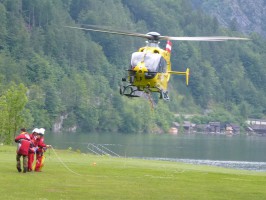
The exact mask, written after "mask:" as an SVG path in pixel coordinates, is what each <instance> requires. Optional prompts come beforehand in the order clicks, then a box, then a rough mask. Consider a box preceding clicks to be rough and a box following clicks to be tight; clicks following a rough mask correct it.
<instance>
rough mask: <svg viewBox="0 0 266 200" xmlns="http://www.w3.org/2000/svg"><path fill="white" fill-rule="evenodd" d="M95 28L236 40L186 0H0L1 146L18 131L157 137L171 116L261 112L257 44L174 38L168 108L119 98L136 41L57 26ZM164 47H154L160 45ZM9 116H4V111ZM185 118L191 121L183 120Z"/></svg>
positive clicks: (260, 44) (223, 117)
mask: <svg viewBox="0 0 266 200" xmlns="http://www.w3.org/2000/svg"><path fill="white" fill-rule="evenodd" d="M76 24H93V25H101V26H106V27H110V28H113V29H115V28H117V29H119V30H129V31H133V32H140V33H146V32H149V31H157V32H160V33H161V34H163V35H172V36H210V35H229V36H243V35H241V34H240V33H237V32H236V31H234V30H230V29H225V28H222V27H220V26H219V24H218V21H217V20H216V19H215V18H212V17H210V16H207V15H206V14H204V13H203V12H202V11H200V10H195V9H193V8H192V6H191V4H190V3H189V1H186V0H153V1H151V0H145V1H142V0H134V1H130V0H109V1H104V0H97V1H96V0H37V1H34V0H0V95H1V97H0V109H1V113H0V118H1V121H0V133H1V138H0V139H1V140H4V139H5V138H6V137H7V136H6V135H12V134H14V132H15V131H16V130H17V129H18V128H19V127H21V126H26V127H35V126H36V127H45V128H46V129H48V130H52V131H59V130H61V131H86V132H95V131H98V132H107V131H108V132H114V131H118V132H123V133H148V132H150V133H151V132H166V131H167V130H168V128H169V127H170V126H171V123H172V122H173V121H178V120H181V119H179V118H175V117H174V114H176V113H179V114H185V113H193V114H204V113H209V114H208V115H202V117H200V118H199V117H197V118H195V119H194V120H195V121H197V122H202V123H203V122H206V121H207V120H220V121H223V122H226V121H230V122H238V123H243V121H245V119H246V118H248V117H256V118H263V117H265V115H266V68H265V65H264V63H266V57H265V51H266V42H265V39H263V38H262V37H260V36H259V35H257V34H251V35H249V36H248V37H250V38H251V39H252V40H251V41H248V42H247V41H245V42H243V41H242V42H240V41H233V42H232V41H230V42H174V44H173V50H172V68H173V69H174V70H179V71H181V70H184V69H185V68H187V67H189V68H190V69H191V78H190V85H189V87H186V86H185V81H184V80H183V79H182V77H181V78H180V77H172V79H171V81H170V88H169V92H170V98H171V100H170V101H169V102H165V101H158V100H156V105H155V109H151V106H150V104H149V102H148V101H147V100H146V99H144V98H138V99H129V98H127V97H124V96H120V94H119V92H118V90H119V85H120V81H121V78H122V77H124V76H125V74H126V69H127V68H128V66H129V62H130V57H131V53H133V52H134V51H136V50H137V49H138V48H139V47H140V46H141V45H143V46H144V45H145V41H144V40H142V39H136V38H131V37H127V36H116V35H108V34H104V33H97V34H96V33H89V32H84V31H80V30H72V29H67V28H65V27H64V26H65V25H71V26H74V25H76ZM164 45H165V43H164V42H161V46H162V47H163V46H164ZM11 110H12V112H11ZM206 111H208V112H206ZM192 120H193V119H192Z"/></svg>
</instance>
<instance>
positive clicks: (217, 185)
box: [0, 146, 266, 200]
mask: <svg viewBox="0 0 266 200" xmlns="http://www.w3.org/2000/svg"><path fill="white" fill-rule="evenodd" d="M15 151H16V149H15V147H11V146H0V158H1V161H0V162H1V164H0V173H1V174H0V195H1V197H0V198H1V199H5V200H6V199H30V200H34V199H39V200H46V199H71V200H72V199H116V200H117V199H145V200H147V199H152V200H154V199H186V200H189V199H197V200H200V199H204V200H206V199H221V200H225V199H233V200H236V199H241V200H244V199H248V200H251V199H252V200H255V199H259V200H261V199H266V190H265V186H266V173H259V172H250V171H243V170H231V169H224V168H219V167H209V166H200V165H190V164H183V163H175V162H166V161H150V160H141V159H130V158H113V157H108V156H94V155H89V154H82V153H78V152H74V151H69V150H65V151H63V150H55V152H56V154H55V153H54V151H53V150H50V152H49V151H48V152H46V160H45V167H44V168H43V172H40V173H36V172H31V173H26V174H23V173H18V172H17V170H16V160H15V155H16V153H15ZM58 157H59V158H60V159H61V160H62V161H63V164H65V166H64V165H63V164H62V162H60V160H59V159H58ZM94 163H96V164H94Z"/></svg>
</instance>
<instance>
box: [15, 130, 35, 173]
mask: <svg viewBox="0 0 266 200" xmlns="http://www.w3.org/2000/svg"><path fill="white" fill-rule="evenodd" d="M15 142H16V143H18V149H17V156H16V160H17V170H18V172H21V163H20V158H21V157H23V173H26V172H27V169H28V154H29V148H30V145H31V140H30V136H29V134H28V133H27V132H26V129H25V128H22V129H21V132H20V134H19V135H18V136H17V137H16V138H15Z"/></svg>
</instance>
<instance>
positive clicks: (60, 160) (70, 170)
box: [51, 147, 82, 176]
mask: <svg viewBox="0 0 266 200" xmlns="http://www.w3.org/2000/svg"><path fill="white" fill-rule="evenodd" d="M51 148H52V150H53V152H54V154H55V156H56V158H57V159H58V160H59V162H60V163H61V164H62V165H63V166H64V167H65V168H66V169H67V170H68V171H69V172H71V173H73V174H76V175H78V176H82V175H81V174H79V173H77V172H75V171H73V170H72V169H70V168H69V167H68V166H67V165H66V164H65V163H64V162H63V161H62V159H61V158H60V157H59V156H58V154H57V153H56V152H55V150H54V148H53V147H51Z"/></svg>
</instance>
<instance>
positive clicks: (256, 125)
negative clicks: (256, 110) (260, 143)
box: [246, 119, 266, 134]
mask: <svg viewBox="0 0 266 200" xmlns="http://www.w3.org/2000/svg"><path fill="white" fill-rule="evenodd" d="M246 123H247V125H248V127H247V130H249V131H250V132H255V133H258V134H266V119H248V120H247V121H246Z"/></svg>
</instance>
